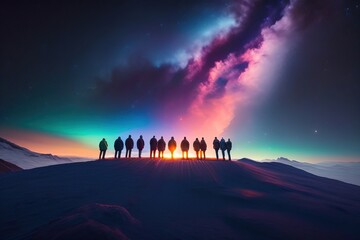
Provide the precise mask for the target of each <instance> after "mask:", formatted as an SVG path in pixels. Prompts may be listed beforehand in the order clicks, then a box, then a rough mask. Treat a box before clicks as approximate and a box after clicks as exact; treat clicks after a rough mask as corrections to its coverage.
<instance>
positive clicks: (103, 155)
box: [102, 150, 106, 159]
mask: <svg viewBox="0 0 360 240" xmlns="http://www.w3.org/2000/svg"><path fill="white" fill-rule="evenodd" d="M105 153H106V150H105V151H103V154H102V159H105Z"/></svg>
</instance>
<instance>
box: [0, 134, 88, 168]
mask: <svg viewBox="0 0 360 240" xmlns="http://www.w3.org/2000/svg"><path fill="white" fill-rule="evenodd" d="M0 158H1V159H3V160H5V161H7V162H10V163H13V164H15V165H17V166H19V167H21V168H23V169H31V168H36V167H43V166H49V165H56V164H62V163H71V162H79V161H85V160H86V159H81V158H74V159H73V158H64V157H58V156H56V155H52V154H41V153H36V152H32V151H30V150H28V149H26V148H23V147H20V146H18V145H16V144H14V143H12V142H10V141H7V140H5V139H3V138H0Z"/></svg>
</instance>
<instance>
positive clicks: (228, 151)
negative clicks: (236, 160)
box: [227, 150, 231, 161]
mask: <svg viewBox="0 0 360 240" xmlns="http://www.w3.org/2000/svg"><path fill="white" fill-rule="evenodd" d="M227 153H228V156H229V161H231V156H230V150H227Z"/></svg>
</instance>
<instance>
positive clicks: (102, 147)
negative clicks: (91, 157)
mask: <svg viewBox="0 0 360 240" xmlns="http://www.w3.org/2000/svg"><path fill="white" fill-rule="evenodd" d="M107 148H108V144H107V142H106V140H105V138H103V139H102V140H101V141H100V143H99V150H100V154H99V160H100V159H105V153H106V150H107Z"/></svg>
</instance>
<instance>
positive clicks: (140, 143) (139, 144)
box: [136, 135, 145, 158]
mask: <svg viewBox="0 0 360 240" xmlns="http://www.w3.org/2000/svg"><path fill="white" fill-rule="evenodd" d="M136 146H137V149H138V150H139V158H141V152H142V150H143V149H144V146H145V142H144V139H143V136H142V135H140V138H139V139H138V140H137V142H136Z"/></svg>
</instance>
